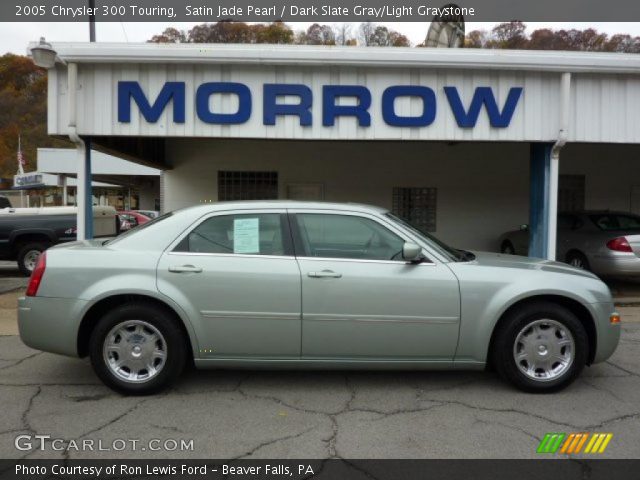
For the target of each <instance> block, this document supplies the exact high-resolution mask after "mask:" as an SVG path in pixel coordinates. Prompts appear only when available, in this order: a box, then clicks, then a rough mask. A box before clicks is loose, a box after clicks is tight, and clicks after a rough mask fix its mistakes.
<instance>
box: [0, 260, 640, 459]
mask: <svg viewBox="0 0 640 480" xmlns="http://www.w3.org/2000/svg"><path fill="white" fill-rule="evenodd" d="M20 282H22V283H23V284H24V282H25V281H24V279H19V278H15V275H14V274H13V273H12V267H11V265H9V264H7V265H3V266H0V286H1V287H2V291H3V292H4V293H3V294H2V295H0V334H2V336H0V407H1V408H2V415H0V457H2V458H21V457H25V456H27V457H28V458H42V457H54V458H121V457H131V458H133V457H141V456H142V457H161V458H166V457H184V458H187V457H191V458H205V457H209V458H240V457H242V458H245V457H248V458H278V457H288V458H326V457H347V458H533V457H536V456H538V455H536V453H535V451H536V448H537V446H538V443H539V442H540V440H541V439H542V438H543V437H544V435H545V434H546V433H547V432H565V433H571V432H610V433H613V440H612V441H611V443H610V444H609V446H608V448H607V450H606V452H605V453H604V454H602V455H600V457H604V458H633V457H637V456H638V445H639V444H640V360H639V359H640V313H639V312H640V307H639V306H637V304H636V299H635V296H634V295H635V293H634V291H635V290H634V288H633V286H628V285H621V286H618V287H615V286H614V292H615V291H616V288H618V291H619V293H620V295H621V298H623V299H624V301H623V302H621V306H620V311H621V313H622V315H623V320H624V321H625V323H624V325H623V327H622V328H623V330H622V331H623V335H622V341H621V344H620V347H619V349H618V351H617V352H616V354H615V355H614V357H612V358H611V359H610V361H608V362H606V363H604V364H600V365H596V366H593V367H590V368H587V369H585V371H584V373H583V374H582V376H581V377H580V378H579V379H578V380H577V381H576V382H575V383H574V384H573V385H572V386H571V387H570V388H568V389H567V390H565V391H563V392H560V393H557V394H553V395H530V394H525V393H521V392H519V391H516V390H514V389H513V388H512V387H510V386H508V385H507V384H505V383H503V382H501V381H500V380H499V379H498V378H497V377H496V376H495V374H492V373H483V372H290V371H287V372H268V371H201V372H197V371H191V372H189V373H187V374H186V375H185V376H184V378H183V379H182V380H181V381H180V382H179V383H178V384H177V385H176V386H175V387H174V388H173V389H171V390H169V391H167V392H165V393H163V394H160V395H156V396H151V397H142V398H140V397H123V396H120V395H118V394H115V393H113V392H112V391H110V390H109V389H107V388H106V387H104V386H102V384H101V383H100V382H99V381H98V379H97V378H96V377H95V376H94V374H93V372H92V370H91V366H90V365H89V362H88V361H87V360H78V359H72V358H65V357H60V356H56V355H51V354H47V353H40V352H37V351H34V350H30V349H29V348H27V347H25V346H24V345H23V344H22V343H21V341H20V339H19V337H17V336H15V333H16V330H15V308H14V307H12V305H15V303H14V302H15V298H16V297H17V296H18V295H19V294H20V291H19V290H18V291H15V290H13V288H12V285H14V284H16V283H17V284H18V286H17V287H15V288H20ZM7 290H13V291H9V292H7ZM12 329H13V330H12ZM21 434H25V435H30V436H33V435H36V434H40V435H50V436H51V439H61V440H60V441H58V442H57V443H56V444H55V445H56V448H58V450H54V449H53V447H52V443H51V441H46V442H45V444H46V446H45V449H44V450H40V444H39V443H38V442H35V441H33V442H32V443H33V445H32V447H33V448H31V449H29V450H18V449H16V448H15V446H14V443H15V438H16V436H18V435H21ZM83 440H92V441H93V442H94V443H93V445H94V447H93V450H88V451H84V452H82V451H77V449H74V448H71V446H73V445H79V444H81V443H82V441H83ZM120 440H125V441H127V443H126V448H124V449H122V450H121V449H120V446H122V444H123V443H122V442H120ZM131 440H138V442H136V446H135V449H134V448H133V444H132V443H131ZM153 440H158V441H156V442H155V443H154V442H153ZM182 440H185V441H186V442H185V444H186V445H187V447H188V446H189V445H191V446H192V448H186V449H185V450H180V449H179V448H180V447H179V446H180V442H181V441H182ZM191 440H193V442H190V441H191ZM167 441H168V442H167ZM174 441H175V443H174ZM98 442H99V443H98ZM21 445H22V448H25V444H24V443H23V444H21ZM98 445H100V447H101V448H102V450H100V451H99V450H97V448H98ZM174 445H177V446H178V447H177V448H178V449H177V450H172V451H171V452H169V453H167V452H166V451H157V450H153V451H152V448H151V447H155V448H162V447H164V448H169V449H172V448H173V447H174ZM66 446H69V448H66ZM558 456H562V455H558ZM578 457H587V455H585V454H581V455H578Z"/></svg>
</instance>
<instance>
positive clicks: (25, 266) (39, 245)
mask: <svg viewBox="0 0 640 480" xmlns="http://www.w3.org/2000/svg"><path fill="white" fill-rule="evenodd" d="M47 248H49V244H47V243H44V242H30V243H26V244H24V245H23V246H21V247H20V249H19V250H18V258H17V262H18V268H19V269H20V272H21V273H22V274H23V275H24V276H26V277H30V276H31V271H32V268H33V267H32V266H31V265H33V263H32V262H31V261H30V259H31V255H32V254H33V252H36V251H37V252H40V253H42V252H44V251H45V250H46V249H47ZM33 266H35V265H33Z"/></svg>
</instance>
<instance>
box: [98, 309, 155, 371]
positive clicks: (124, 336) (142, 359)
mask: <svg viewBox="0 0 640 480" xmlns="http://www.w3.org/2000/svg"><path fill="white" fill-rule="evenodd" d="M102 354H103V358H104V361H105V364H106V365H107V366H108V368H109V370H110V371H111V373H113V374H114V375H115V376H116V377H117V378H119V379H121V380H124V381H125V382H131V383H144V382H147V381H149V380H150V379H152V378H153V377H155V376H156V375H158V373H160V371H161V370H162V369H163V367H164V366H165V363H166V361H167V342H166V341H165V339H164V337H163V336H162V334H161V333H160V331H159V330H158V329H157V328H156V327H154V326H153V325H151V324H150V323H147V322H145V321H142V320H128V321H126V322H122V323H120V324H118V325H116V326H115V327H113V328H112V329H111V331H110V332H109V333H108V334H107V336H106V337H105V340H104V345H103V349H102Z"/></svg>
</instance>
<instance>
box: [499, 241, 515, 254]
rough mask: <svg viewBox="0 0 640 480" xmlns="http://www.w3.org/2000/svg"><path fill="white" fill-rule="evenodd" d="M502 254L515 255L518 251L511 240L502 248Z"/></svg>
mask: <svg viewBox="0 0 640 480" xmlns="http://www.w3.org/2000/svg"><path fill="white" fill-rule="evenodd" d="M500 252H501V253H504V254H505V255H515V254H516V249H515V248H514V246H513V243H511V242H510V241H509V240H505V241H504V242H502V245H501V246H500Z"/></svg>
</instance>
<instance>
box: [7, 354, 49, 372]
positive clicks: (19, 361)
mask: <svg viewBox="0 0 640 480" xmlns="http://www.w3.org/2000/svg"><path fill="white" fill-rule="evenodd" d="M42 354H44V352H36V353H33V354H31V355H27V356H26V357H23V358H21V359H20V360H17V361H15V362H14V363H12V364H11V365H5V366H4V367H0V370H6V369H7V368H13V367H16V366H18V365H20V364H21V363H24V362H26V361H27V360H31V359H32V358H34V357H37V356H38V355H42ZM5 361H11V360H5Z"/></svg>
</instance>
